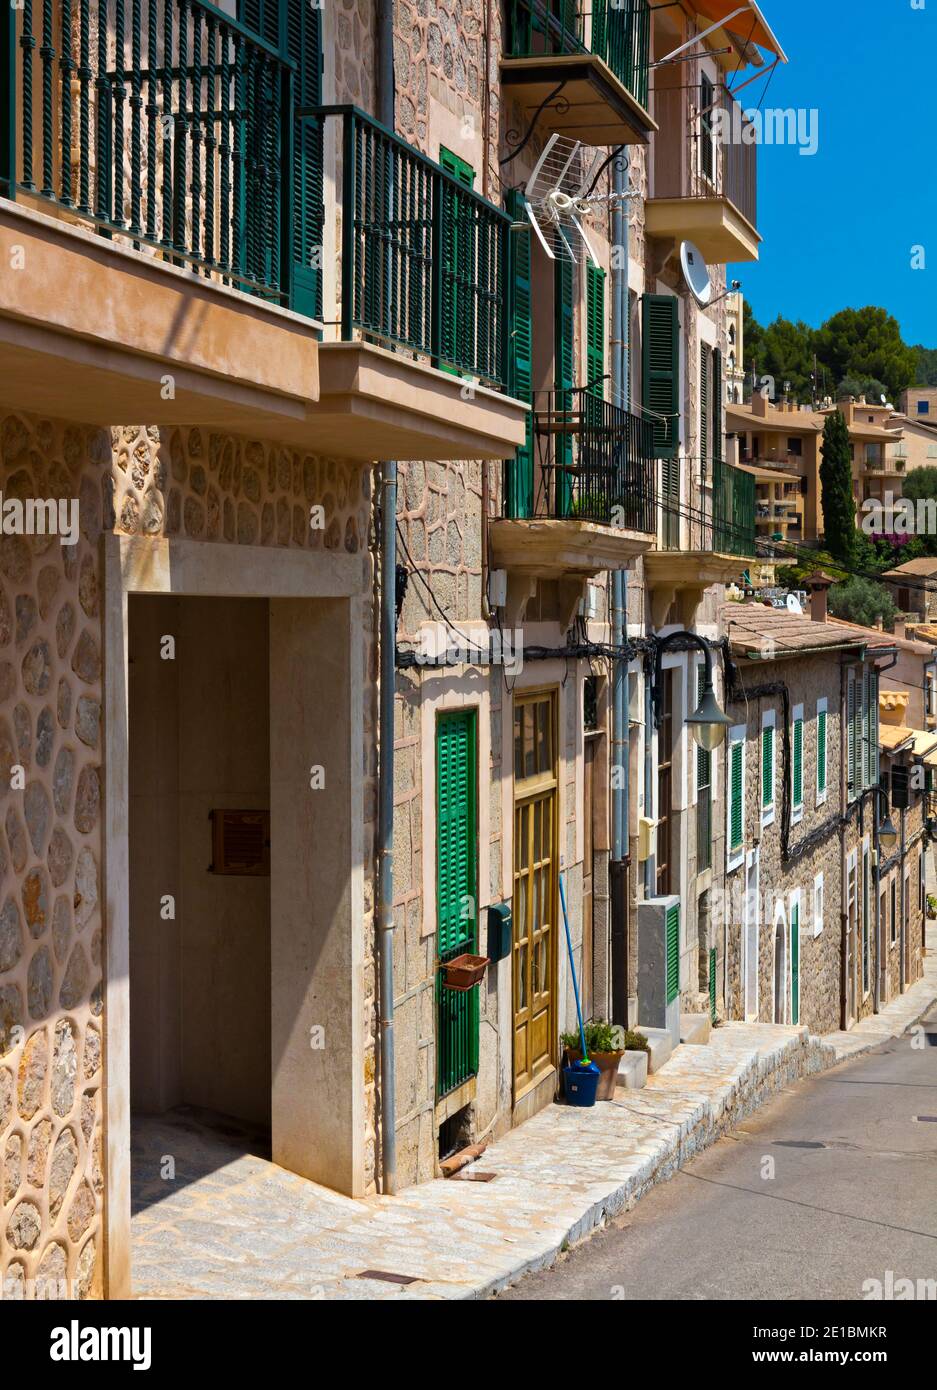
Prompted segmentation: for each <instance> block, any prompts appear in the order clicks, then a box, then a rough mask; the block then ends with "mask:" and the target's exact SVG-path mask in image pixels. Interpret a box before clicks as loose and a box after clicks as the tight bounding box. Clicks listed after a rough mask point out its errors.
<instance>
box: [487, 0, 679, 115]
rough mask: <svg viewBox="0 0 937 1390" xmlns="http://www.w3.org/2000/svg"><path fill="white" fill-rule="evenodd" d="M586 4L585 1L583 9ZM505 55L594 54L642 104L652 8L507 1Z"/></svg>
mask: <svg viewBox="0 0 937 1390" xmlns="http://www.w3.org/2000/svg"><path fill="white" fill-rule="evenodd" d="M588 3H589V0H586V4H587V5H588ZM506 19H507V26H506V36H505V45H504V54H505V57H507V58H534V57H541V56H543V55H547V54H552V55H556V56H564V55H573V54H577V53H594V54H596V55H597V56H598V57H599V58H602V59H603V60H604V61H605V62H606V63H607V64H608V66H609V67H610V68H611V70H612V72H613V73H614V74H615V76H616V77H617V78H618V80H619V82H621V83H622V85H623V86H624V87H626V88H627V89H628V91H629V92H630V93H631V95H632V96H633V97H634V98H635V100H636V101H638V102H639V103H640V104H641V106H643V107H647V102H648V71H649V64H648V55H649V48H650V32H651V9H650V5H649V3H648V0H623V3H621V4H620V5H618V4H616V3H615V0H591V9H588V8H586V9H580V8H579V7H578V6H577V4H576V3H575V0H507V4H506Z"/></svg>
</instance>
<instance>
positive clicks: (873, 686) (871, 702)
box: [866, 671, 879, 787]
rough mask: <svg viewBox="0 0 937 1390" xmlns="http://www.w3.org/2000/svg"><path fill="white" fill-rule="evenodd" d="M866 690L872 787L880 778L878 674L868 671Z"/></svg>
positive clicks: (869, 782) (867, 778) (869, 769)
mask: <svg viewBox="0 0 937 1390" xmlns="http://www.w3.org/2000/svg"><path fill="white" fill-rule="evenodd" d="M866 690H867V702H868V717H867V720H866V725H867V730H868V745H867V747H868V755H867V777H866V785H867V786H869V787H871V786H874V784H875V783H876V782H877V781H878V778H879V751H878V672H877V671H868V672H867V674H866Z"/></svg>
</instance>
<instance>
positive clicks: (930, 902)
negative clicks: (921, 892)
mask: <svg viewBox="0 0 937 1390" xmlns="http://www.w3.org/2000/svg"><path fill="white" fill-rule="evenodd" d="M927 915H928V917H930V918H931V920H933V918H935V917H937V897H935V896H934V894H933V893H928V895H927Z"/></svg>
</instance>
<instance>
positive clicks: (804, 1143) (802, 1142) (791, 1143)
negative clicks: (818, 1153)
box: [774, 1139, 826, 1149]
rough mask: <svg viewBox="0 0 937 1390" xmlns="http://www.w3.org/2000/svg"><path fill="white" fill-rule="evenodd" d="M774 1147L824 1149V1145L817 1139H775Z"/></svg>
mask: <svg viewBox="0 0 937 1390" xmlns="http://www.w3.org/2000/svg"><path fill="white" fill-rule="evenodd" d="M774 1143H775V1147H776V1148H779V1149H825V1148H826V1145H825V1144H824V1143H823V1142H822V1141H821V1140H819V1139H775V1141H774Z"/></svg>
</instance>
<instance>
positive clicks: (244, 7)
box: [238, 0, 280, 48]
mask: <svg viewBox="0 0 937 1390" xmlns="http://www.w3.org/2000/svg"><path fill="white" fill-rule="evenodd" d="M238 19H239V20H240V21H241V23H242V24H243V25H245V26H246V28H248V29H250V30H251V32H252V33H254V34H258V35H259V36H260V38H262V39H264V40H265V41H266V42H267V43H269V44H270V45H271V46H272V47H273V48H279V47H280V4H279V0H241V3H240V4H239V5H238Z"/></svg>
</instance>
